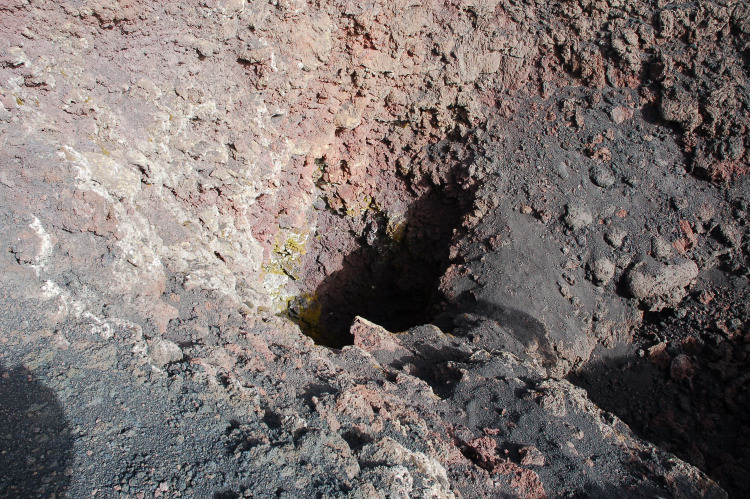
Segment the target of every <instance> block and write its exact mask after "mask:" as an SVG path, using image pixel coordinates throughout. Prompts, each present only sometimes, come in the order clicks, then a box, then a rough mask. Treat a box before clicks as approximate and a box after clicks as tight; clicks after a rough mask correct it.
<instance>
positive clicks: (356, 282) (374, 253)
mask: <svg viewBox="0 0 750 499" xmlns="http://www.w3.org/2000/svg"><path fill="white" fill-rule="evenodd" d="M473 157H474V155H473V152H472V151H471V145H470V144H466V143H461V142H456V141H449V140H444V141H441V142H439V143H436V144H433V145H432V146H429V147H428V148H426V151H425V155H424V156H423V157H422V159H421V163H420V166H419V168H421V169H422V171H423V172H429V173H427V174H423V175H419V176H418V177H417V176H412V177H405V176H402V175H400V174H399V173H396V172H394V175H396V176H397V182H396V185H399V186H400V188H399V189H398V190H397V191H396V192H398V196H400V197H401V200H402V201H407V203H408V205H407V208H406V210H404V211H403V212H402V213H400V214H398V215H396V216H394V215H393V214H392V213H390V214H389V213H387V212H386V210H382V211H381V209H380V208H379V207H378V206H377V205H376V204H375V202H374V201H373V203H372V206H371V207H370V208H368V209H367V210H365V211H364V212H363V214H362V216H361V218H358V217H355V218H357V219H356V220H354V219H353V218H352V217H351V215H350V214H345V213H342V212H341V211H340V210H339V211H335V210H331V209H326V210H322V211H320V212H319V215H318V222H319V223H318V227H319V228H318V232H319V233H318V235H317V236H316V237H318V238H319V240H318V242H317V244H316V245H314V246H315V247H314V249H313V250H312V251H311V255H309V257H308V267H312V268H313V271H312V272H307V273H306V272H305V271H304V270H303V278H302V279H301V284H302V286H301V289H302V292H301V293H300V294H299V295H298V296H297V297H296V298H294V299H292V300H291V302H290V303H289V308H288V311H287V316H288V317H289V318H290V319H291V320H293V321H294V322H295V323H297V324H298V325H299V326H300V328H301V329H302V331H303V332H304V333H305V334H307V335H308V336H310V337H312V338H313V339H314V340H315V341H316V343H318V344H321V345H324V346H327V347H332V348H341V347H343V346H345V345H350V344H352V343H353V337H352V336H351V334H350V332H349V328H350V326H351V324H352V322H353V321H354V318H355V317H356V316H361V317H363V318H365V319H368V320H370V321H372V322H374V323H376V324H379V325H381V326H383V327H384V328H386V329H388V330H389V331H392V332H401V331H405V330H407V329H409V328H411V327H414V326H417V325H420V324H426V323H429V322H431V320H432V319H433V318H434V317H435V316H437V315H438V314H439V313H440V312H441V307H442V306H443V305H444V297H443V295H442V293H441V292H440V290H439V284H440V278H441V277H442V275H443V273H444V272H445V270H446V269H447V267H448V266H449V265H450V263H451V261H450V256H449V253H450V247H451V243H452V241H453V240H454V236H455V235H456V233H457V231H460V230H461V226H462V221H463V219H464V216H465V215H466V214H467V213H468V212H469V210H470V209H472V207H473V202H474V194H475V187H474V186H473V185H472V184H471V182H470V181H469V180H468V176H467V171H468V168H467V166H468V165H469V164H470V163H471V162H472V161H473ZM417 178H418V180H417ZM391 185H394V184H392V183H391ZM321 232H322V233H323V234H322V237H321ZM331 233H338V234H339V236H340V237H339V236H337V237H338V238H337V237H333V236H331ZM342 241H343V242H342ZM334 254H335V255H337V257H338V259H339V260H338V264H337V265H335V266H333V267H334V269H330V267H332V266H330V265H327V261H328V259H329V258H330V257H331V255H334Z"/></svg>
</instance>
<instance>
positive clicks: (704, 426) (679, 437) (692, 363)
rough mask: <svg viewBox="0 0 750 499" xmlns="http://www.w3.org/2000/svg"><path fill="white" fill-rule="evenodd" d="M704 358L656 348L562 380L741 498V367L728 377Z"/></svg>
mask: <svg viewBox="0 0 750 499" xmlns="http://www.w3.org/2000/svg"><path fill="white" fill-rule="evenodd" d="M652 350H653V349H652ZM696 353H697V354H700V353H703V354H705V352H696ZM706 357H707V355H704V356H703V357H702V356H700V355H696V356H694V357H692V359H689V358H688V357H687V356H685V355H681V354H679V353H677V352H672V354H670V352H668V351H658V352H656V353H655V354H651V355H649V358H648V359H646V358H639V357H635V356H633V357H618V358H609V359H600V360H598V361H594V362H590V363H589V364H588V365H586V366H584V367H583V368H582V369H581V370H579V371H578V372H576V373H571V374H570V375H569V376H568V378H569V380H570V381H571V382H572V383H574V384H576V385H578V386H580V387H582V388H584V389H585V390H586V391H587V392H588V396H589V398H590V399H591V400H592V401H593V402H595V403H596V404H597V405H598V406H599V407H601V408H602V409H604V410H606V411H609V412H611V413H613V414H616V415H617V416H618V417H619V418H620V419H622V420H623V421H624V422H625V423H626V424H628V425H629V426H630V427H631V428H632V429H633V431H634V432H635V433H636V434H638V435H639V436H640V437H642V438H644V439H646V440H649V441H651V442H653V443H654V444H656V445H658V446H660V447H661V448H663V449H664V450H666V451H668V452H672V453H674V454H675V455H677V456H678V457H679V458H681V459H683V460H685V461H687V462H689V463H691V464H693V465H694V466H697V467H698V468H700V469H702V470H703V471H705V472H706V473H707V474H708V475H709V476H710V477H711V478H713V479H714V480H716V481H717V482H718V483H719V485H720V486H721V487H722V488H724V489H725V490H726V491H727V492H729V494H730V496H732V497H734V496H736V497H741V496H744V493H745V492H742V491H747V490H748V488H750V476H749V475H748V473H747V470H748V469H749V468H748V466H750V456H748V454H747V449H748V448H750V447H748V446H749V445H750V437H748V435H750V417H749V416H748V414H749V413H750V412H749V410H750V407H748V405H750V404H748V402H749V400H748V398H747V388H748V382H747V366H746V367H745V368H744V370H745V374H744V375H743V374H742V373H740V372H737V373H734V375H733V376H731V377H728V376H727V372H726V371H725V372H723V373H722V372H720V371H717V370H716V369H715V368H716V367H717V366H716V364H715V362H712V361H715V360H716V359H710V358H706ZM696 359H697V360H696ZM743 380H744V381H743ZM738 383H739V385H738Z"/></svg>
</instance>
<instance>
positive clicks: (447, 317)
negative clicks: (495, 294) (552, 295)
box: [434, 292, 557, 367]
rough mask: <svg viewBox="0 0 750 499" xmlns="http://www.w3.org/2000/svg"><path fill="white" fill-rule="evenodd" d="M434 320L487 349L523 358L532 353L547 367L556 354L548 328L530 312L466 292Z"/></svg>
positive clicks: (441, 326) (552, 361)
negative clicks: (475, 296) (477, 297)
mask: <svg viewBox="0 0 750 499" xmlns="http://www.w3.org/2000/svg"><path fill="white" fill-rule="evenodd" d="M434 324H436V325H437V326H438V327H440V328H441V329H443V330H444V331H451V334H453V335H455V336H463V337H466V338H468V339H469V340H470V341H471V342H472V343H474V344H475V345H477V346H478V347H480V348H483V349H484V350H487V351H488V352H492V351H505V352H511V353H512V354H514V355H516V356H518V357H520V358H527V359H528V358H529V357H533V358H534V360H537V361H539V363H540V364H541V365H542V366H544V367H547V366H549V365H552V364H553V363H554V362H555V361H556V360H557V356H556V354H555V351H554V349H553V348H552V345H551V343H550V341H549V335H548V334H547V328H545V327H544V324H542V323H541V322H540V321H539V320H537V319H536V318H534V317H532V316H531V315H529V314H528V313H526V312H524V311H522V310H518V309H515V308H512V307H506V306H502V305H499V304H496V303H492V302H490V301H487V300H482V299H480V300H476V299H474V297H473V296H472V295H471V293H470V292H465V293H463V294H462V295H461V296H460V297H459V298H458V299H457V300H456V301H455V303H452V304H451V305H450V307H449V310H448V311H447V312H445V313H444V314H441V315H440V317H438V318H437V319H436V320H435V321H434Z"/></svg>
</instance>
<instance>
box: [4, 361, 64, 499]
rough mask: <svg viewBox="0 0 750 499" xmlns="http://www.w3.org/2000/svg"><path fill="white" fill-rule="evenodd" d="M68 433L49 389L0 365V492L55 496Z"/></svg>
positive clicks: (21, 369) (61, 483)
mask: <svg viewBox="0 0 750 499" xmlns="http://www.w3.org/2000/svg"><path fill="white" fill-rule="evenodd" d="M72 451H73V438H72V436H71V434H70V428H69V427H68V423H67V421H66V419H65V414H64V412H63V408H62V406H61V404H60V402H59V400H58V399H57V396H56V395H55V393H54V392H53V391H52V390H51V389H49V388H47V387H46V386H44V385H43V384H42V383H40V382H39V381H37V380H35V379H34V376H33V374H31V372H30V371H29V370H27V369H26V368H24V367H22V366H19V367H15V368H13V369H10V370H8V369H5V368H4V367H3V366H2V365H0V470H1V471H0V497H19V498H20V497H24V498H26V497H29V498H31V497H44V498H49V497H61V496H62V495H63V494H64V492H65V490H66V489H67V487H68V484H69V482H70V477H69V476H68V474H67V473H66V469H67V466H68V464H69V461H70V459H71V457H72Z"/></svg>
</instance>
